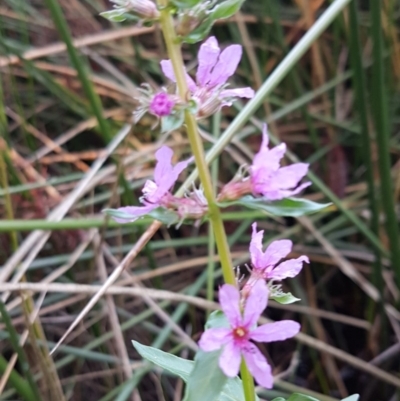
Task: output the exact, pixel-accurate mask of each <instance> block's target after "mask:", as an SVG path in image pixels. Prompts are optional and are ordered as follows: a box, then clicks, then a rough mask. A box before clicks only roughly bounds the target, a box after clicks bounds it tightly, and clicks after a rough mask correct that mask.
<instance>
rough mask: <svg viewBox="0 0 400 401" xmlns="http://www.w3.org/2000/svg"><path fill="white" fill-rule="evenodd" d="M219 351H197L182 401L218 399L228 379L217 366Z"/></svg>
mask: <svg viewBox="0 0 400 401" xmlns="http://www.w3.org/2000/svg"><path fill="white" fill-rule="evenodd" d="M220 353H221V350H218V351H214V352H203V351H199V352H197V354H196V358H195V362H194V368H193V370H192V372H191V374H190V377H189V380H188V381H187V384H186V392H185V398H184V401H204V400H216V399H219V395H220V394H221V392H222V389H223V387H224V386H225V383H226V382H227V380H228V378H227V377H226V376H225V375H224V373H223V372H222V370H221V368H220V367H219V365H218V359H219V356H220Z"/></svg>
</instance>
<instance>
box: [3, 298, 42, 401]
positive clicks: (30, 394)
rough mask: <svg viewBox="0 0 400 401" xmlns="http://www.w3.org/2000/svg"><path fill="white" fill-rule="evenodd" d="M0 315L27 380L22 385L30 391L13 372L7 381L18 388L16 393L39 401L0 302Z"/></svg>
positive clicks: (26, 364)
mask: <svg viewBox="0 0 400 401" xmlns="http://www.w3.org/2000/svg"><path fill="white" fill-rule="evenodd" d="M0 314H1V317H2V320H3V322H4V324H5V326H6V329H7V332H8V335H9V339H10V342H11V345H12V347H13V348H14V352H16V354H17V356H18V360H19V365H20V368H21V371H22V372H23V373H24V375H25V377H26V379H27V382H25V383H24V384H25V385H28V386H29V389H30V391H28V388H26V386H25V385H24V384H23V383H22V382H21V381H20V380H19V377H18V376H19V375H18V376H15V372H14V376H13V373H11V375H10V378H9V380H10V381H14V383H15V384H16V385H17V386H18V387H15V390H16V391H17V392H18V393H20V391H21V390H23V392H24V393H25V396H27V397H28V398H29V399H30V400H33V401H35V400H36V401H40V400H41V399H42V397H41V396H40V393H39V389H38V387H37V385H36V382H35V380H34V378H33V376H32V373H31V370H30V366H29V363H28V360H27V358H26V355H25V352H24V350H23V349H22V347H21V346H20V344H19V335H18V333H17V331H16V330H15V328H14V326H13V324H12V321H11V318H10V315H9V314H8V312H7V309H6V307H5V305H4V303H3V302H2V301H0ZM1 359H2V358H1ZM1 362H2V360H0V364H1ZM12 376H13V377H12ZM21 380H23V379H22V378H21ZM21 386H22V387H21ZM28 398H27V399H28Z"/></svg>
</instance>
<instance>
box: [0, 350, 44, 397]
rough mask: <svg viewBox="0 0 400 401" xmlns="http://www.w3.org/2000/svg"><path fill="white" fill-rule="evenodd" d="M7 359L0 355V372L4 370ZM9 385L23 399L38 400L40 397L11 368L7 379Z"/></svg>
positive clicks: (6, 365)
mask: <svg viewBox="0 0 400 401" xmlns="http://www.w3.org/2000/svg"><path fill="white" fill-rule="evenodd" d="M8 364H9V361H7V360H6V359H5V358H4V357H3V355H0V373H1V374H3V373H4V372H6V370H7V367H8ZM8 381H9V383H10V385H11V386H12V387H13V388H14V389H15V391H16V392H17V393H18V394H19V395H20V396H21V397H22V398H23V399H24V400H25V401H40V399H41V398H37V396H36V394H35V392H34V391H32V387H31V386H30V385H29V383H28V382H27V381H26V380H24V379H23V378H22V377H21V376H20V375H19V374H18V373H17V372H16V371H15V370H12V371H11V373H10V376H9V379H8Z"/></svg>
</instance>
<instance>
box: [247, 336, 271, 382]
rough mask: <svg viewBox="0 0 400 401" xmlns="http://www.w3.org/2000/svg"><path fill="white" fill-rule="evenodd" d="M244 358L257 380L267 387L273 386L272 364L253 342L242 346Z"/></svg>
mask: <svg viewBox="0 0 400 401" xmlns="http://www.w3.org/2000/svg"><path fill="white" fill-rule="evenodd" d="M242 353H243V356H244V359H245V360H246V364H247V367H248V368H249V371H250V373H251V374H252V375H253V376H254V378H255V379H256V382H257V383H258V384H259V385H260V386H263V387H265V388H272V386H273V384H274V378H273V376H272V372H271V366H270V365H269V364H268V362H267V360H266V359H265V356H264V355H263V354H262V353H261V352H260V350H259V349H258V348H257V347H256V346H255V345H254V344H252V343H251V342H249V343H248V345H246V346H245V347H243V348H242Z"/></svg>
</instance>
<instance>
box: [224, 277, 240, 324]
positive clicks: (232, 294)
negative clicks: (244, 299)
mask: <svg viewBox="0 0 400 401" xmlns="http://www.w3.org/2000/svg"><path fill="white" fill-rule="evenodd" d="M239 302H240V294H239V290H238V289H237V288H236V287H234V286H233V285H230V284H224V285H223V286H222V287H221V288H220V289H219V303H220V305H221V309H222V311H223V312H224V314H225V316H226V318H227V319H228V320H229V323H230V325H231V326H232V327H237V326H239V325H240V324H241V322H242V316H241V314H240V309H239Z"/></svg>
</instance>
